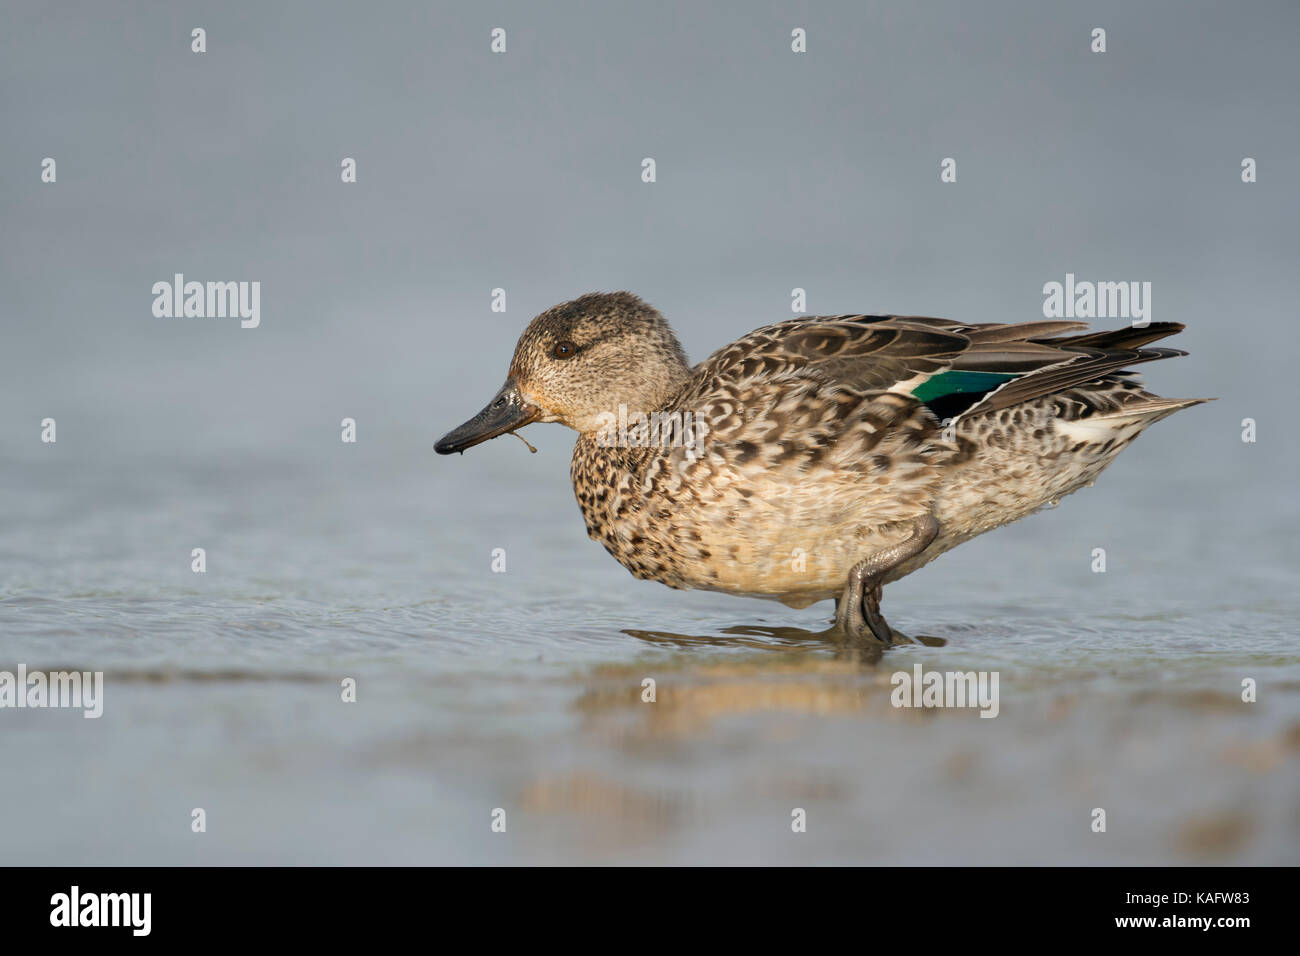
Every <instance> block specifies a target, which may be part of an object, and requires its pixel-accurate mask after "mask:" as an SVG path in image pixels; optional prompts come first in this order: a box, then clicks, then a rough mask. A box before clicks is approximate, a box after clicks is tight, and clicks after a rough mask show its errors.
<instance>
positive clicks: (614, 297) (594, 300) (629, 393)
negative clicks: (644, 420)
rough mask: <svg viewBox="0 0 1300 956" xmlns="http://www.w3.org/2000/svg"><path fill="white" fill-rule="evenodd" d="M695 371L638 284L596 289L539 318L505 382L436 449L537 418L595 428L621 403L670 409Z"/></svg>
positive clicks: (457, 446) (443, 451) (460, 446)
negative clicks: (637, 292)
mask: <svg viewBox="0 0 1300 956" xmlns="http://www.w3.org/2000/svg"><path fill="white" fill-rule="evenodd" d="M690 374H691V372H690V367H689V366H688V365H687V364H686V354H685V353H684V352H683V351H682V346H681V344H680V343H679V342H678V341H677V336H676V335H674V334H673V330H672V329H671V328H670V327H669V325H668V322H667V321H666V320H665V319H664V317H663V316H662V315H660V314H659V312H658V311H657V310H656V309H654V308H653V307H651V306H650V305H648V304H646V303H645V302H642V301H641V300H640V299H638V298H637V297H636V296H634V295H632V294H631V293H630V292H593V293H590V294H588V295H584V296H581V297H579V298H577V299H574V300H573V301H572V302H565V303H563V304H562V305H557V306H555V307H554V308H552V309H547V310H546V311H545V312H543V313H542V314H541V315H539V316H538V317H537V318H535V319H533V321H532V322H530V323H529V324H528V328H526V329H525V330H524V334H523V335H521V336H520V337H519V344H517V345H516V346H515V355H514V358H512V359H511V360H510V371H509V375H508V377H507V378H506V383H505V385H503V386H502V387H501V390H500V391H499V392H497V393H496V395H495V396H494V397H493V398H492V400H491V401H490V402H488V404H487V407H486V408H484V409H483V410H482V411H481V412H479V413H478V414H477V415H475V416H474V417H473V418H471V419H470V420H469V421H467V422H466V423H465V424H463V425H461V426H460V427H459V428H454V429H452V430H451V431H450V432H448V433H447V434H446V435H444V436H442V438H441V439H440V440H439V442H438V444H436V445H435V446H434V450H435V451H437V452H438V453H439V454H440V455H449V454H451V453H452V452H455V451H460V452H463V451H464V450H465V449H466V448H470V447H471V446H473V445H477V444H478V443H479V442H483V441H487V440H488V439H489V438H496V437H497V436H498V435H504V434H506V433H507V432H513V431H514V430H515V429H517V428H522V427H523V426H524V425H527V424H528V423H530V422H561V423H563V424H565V425H568V426H569V427H570V428H573V429H576V430H577V431H579V432H583V433H590V432H594V431H597V430H599V429H600V428H601V427H602V426H604V425H607V424H608V421H609V418H608V416H609V415H611V414H613V415H617V414H618V408H619V405H626V406H627V409H628V413H629V414H633V413H635V412H645V413H649V412H652V411H656V410H659V409H662V408H663V407H664V405H665V404H666V403H667V402H668V400H669V399H671V398H672V397H673V395H675V394H676V393H677V392H678V391H679V390H680V389H681V388H682V386H683V385H684V384H685V383H686V380H687V379H688V378H689V377H690Z"/></svg>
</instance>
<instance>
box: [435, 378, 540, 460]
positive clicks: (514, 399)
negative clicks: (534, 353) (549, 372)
mask: <svg viewBox="0 0 1300 956" xmlns="http://www.w3.org/2000/svg"><path fill="white" fill-rule="evenodd" d="M538 414H539V412H538V410H537V409H536V408H534V407H533V406H532V405H529V404H527V403H526V402H525V401H524V400H523V398H522V397H521V396H520V394H519V388H518V386H516V385H515V382H514V379H509V378H508V379H506V383H505V384H504V385H502V386H501V391H499V392H497V393H496V396H495V397H494V398H493V399H492V401H490V402H488V405H487V408H485V409H483V411H481V412H479V413H478V414H477V415H475V416H474V417H473V418H471V419H470V420H469V421H467V422H466V423H465V424H464V425H461V426H460V427H459V428H453V429H452V430H451V431H449V432H447V434H445V435H443V436H442V438H440V439H439V440H438V444H436V445H434V446H433V450H434V451H436V452H437V453H438V454H439V455H450V454H451V453H452V452H455V451H459V452H463V451H464V450H465V449H466V448H472V447H473V446H474V445H477V444H478V443H479V442H484V441H487V440H488V439H489V438H496V437H497V436H498V435H504V434H505V433H506V432H512V431H514V430H515V429H516V428H522V427H523V426H524V425H527V424H528V423H529V422H531V421H536V419H537V416H538Z"/></svg>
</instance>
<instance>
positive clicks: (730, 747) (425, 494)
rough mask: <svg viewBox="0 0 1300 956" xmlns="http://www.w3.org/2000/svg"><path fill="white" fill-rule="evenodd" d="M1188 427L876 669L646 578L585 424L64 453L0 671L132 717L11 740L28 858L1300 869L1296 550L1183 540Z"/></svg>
mask: <svg viewBox="0 0 1300 956" xmlns="http://www.w3.org/2000/svg"><path fill="white" fill-rule="evenodd" d="M1186 417H1190V416H1186ZM1191 425H1192V423H1191V422H1188V423H1186V424H1185V425H1183V429H1184V431H1183V432H1182V434H1181V435H1180V431H1179V424H1178V423H1177V422H1170V423H1166V424H1165V425H1164V429H1163V437H1162V432H1161V430H1160V429H1159V427H1158V428H1157V429H1156V430H1153V431H1152V432H1151V433H1149V434H1148V435H1147V436H1146V437H1145V438H1144V439H1143V440H1142V441H1139V442H1138V443H1137V445H1135V447H1134V448H1133V449H1131V450H1130V451H1129V452H1127V453H1126V455H1125V456H1124V458H1122V459H1121V462H1120V464H1118V465H1116V466H1115V468H1113V469H1112V471H1111V472H1110V473H1108V474H1107V475H1105V476H1103V478H1102V479H1101V481H1100V482H1099V483H1098V487H1097V488H1095V489H1092V490H1091V491H1087V492H1083V493H1081V494H1079V495H1076V496H1074V497H1072V498H1070V499H1067V500H1066V501H1065V502H1064V503H1063V505H1062V507H1060V508H1059V509H1056V510H1055V511H1051V512H1045V513H1043V514H1041V515H1038V516H1035V517H1033V518H1031V519H1028V520H1027V521H1025V522H1021V523H1020V524H1018V525H1015V526H1012V527H1010V528H1007V529H1003V530H1001V531H999V532H995V533H994V534H992V535H988V536H986V537H985V538H984V539H981V540H979V541H976V542H972V543H970V544H968V545H965V546H963V547H962V548H960V549H958V550H957V551H955V552H953V553H951V554H949V555H946V556H945V557H944V558H942V559H940V560H939V561H938V562H936V563H935V564H934V565H931V566H930V567H929V568H926V569H924V570H923V571H922V572H920V573H918V574H915V575H913V576H912V577H911V578H908V579H905V580H904V581H903V582H900V583H898V584H895V585H892V586H891V587H890V588H888V589H887V591H886V597H885V608H886V610H887V612H888V613H889V614H890V617H891V622H892V623H893V624H894V625H895V626H896V627H898V628H899V629H900V630H902V631H904V632H907V633H912V634H916V635H921V636H925V637H926V638H927V643H924V644H923V643H914V644H910V645H904V646H901V647H898V648H896V649H892V650H889V651H888V652H886V653H885V654H884V656H883V659H880V660H870V659H864V657H863V656H862V655H860V654H855V653H852V652H849V651H847V650H846V649H844V648H842V647H840V646H837V645H836V644H834V643H831V642H827V641H826V640H824V639H823V638H822V637H820V636H819V635H818V634H817V633H816V632H818V631H821V630H822V629H824V628H825V626H826V624H827V618H828V615H829V611H830V605H829V604H824V605H820V606H817V607H814V608H810V609H808V610H805V611H794V610H790V609H787V608H784V607H782V606H780V605H777V604H771V603H767V602H759V601H751V600H746V599H739V598H731V597H728V596H725V595H710V594H701V593H679V592H673V591H670V590H668V589H666V588H663V587H661V586H659V585H655V584H651V583H645V582H637V581H635V580H634V579H632V578H631V577H630V576H629V575H627V574H626V572H624V571H623V570H622V569H621V568H620V567H618V566H617V565H616V564H615V563H614V562H613V561H612V560H611V559H610V558H609V557H608V556H607V555H606V554H605V553H604V551H603V550H602V549H601V548H600V547H599V546H597V545H596V544H594V543H593V542H590V541H588V540H587V539H586V537H585V533H584V531H583V529H582V523H581V518H580V516H579V515H578V513H577V508H576V504H574V503H573V501H572V498H571V495H570V492H569V491H568V488H567V474H566V472H567V468H566V467H565V466H566V461H565V458H564V452H565V449H566V447H567V445H568V441H569V439H568V438H567V435H566V433H564V432H563V431H562V430H560V429H559V428H558V427H557V426H552V427H550V428H548V429H538V428H534V429H533V431H534V432H537V433H538V435H539V436H540V437H539V439H538V440H539V441H540V442H541V445H542V452H541V453H540V454H538V455H536V456H530V455H528V453H527V452H526V451H525V449H524V448H523V446H522V445H518V444H517V443H515V442H512V441H510V442H493V443H491V444H489V445H488V446H485V447H483V448H480V449H475V450H474V451H473V452H471V453H470V454H468V455H466V456H464V457H463V458H453V459H440V458H435V456H433V454H432V452H431V451H428V450H427V449H425V448H418V446H413V449H414V450H407V451H406V453H405V454H404V453H403V449H402V447H401V446H399V445H396V444H390V443H389V442H388V441H387V440H385V439H381V440H376V441H372V442H370V443H369V444H368V445H367V443H365V442H362V443H359V444H358V445H356V446H343V445H342V444H340V446H339V448H338V450H337V451H335V450H333V449H330V450H329V452H328V453H327V454H323V455H319V456H317V457H316V458H315V459H314V461H313V464H312V466H311V467H308V466H306V465H304V464H303V463H302V462H303V458H302V457H300V455H301V453H300V452H295V453H294V455H293V456H290V455H289V454H286V455H285V457H284V459H283V460H280V461H276V460H274V459H266V460H263V461H262V462H261V463H260V464H259V465H257V466H253V465H250V464H247V463H244V464H239V465H233V464H230V463H229V461H227V462H226V463H223V464H213V465H211V466H210V467H207V468H203V467H200V466H198V465H197V463H196V464H195V465H194V466H193V467H190V468H177V467H175V465H169V464H168V463H167V462H166V461H164V460H162V459H157V460H154V461H152V462H151V463H150V464H149V467H140V465H139V458H140V457H144V458H145V459H146V460H147V459H148V456H147V455H145V454H143V453H142V452H139V451H138V450H137V451H134V452H130V451H124V452H122V453H120V454H118V455H116V456H114V455H112V454H110V453H107V452H105V451H104V450H102V449H101V450H100V451H99V452H98V453H97V454H98V456H99V458H98V462H97V464H98V467H97V468H90V467H85V466H87V465H88V464H89V463H88V462H86V461H80V462H78V461H75V460H74V459H73V455H72V453H71V452H70V451H67V450H65V449H64V448H63V446H62V444H60V445H59V446H56V448H55V449H46V450H51V451H54V454H55V455H56V456H58V457H53V458H48V459H47V460H45V461H38V460H27V461H25V462H24V463H23V464H22V469H23V473H24V474H27V475H30V476H32V478H33V479H34V480H33V482H32V485H31V486H30V487H28V488H27V489H26V491H25V493H24V494H23V496H22V503H23V507H22V508H21V509H15V508H12V507H11V508H9V509H7V513H6V514H5V516H4V517H5V522H6V527H7V528H9V529H10V533H9V534H8V535H6V537H5V550H4V553H3V555H2V556H0V561H2V563H0V567H2V568H3V581H4V588H3V591H2V592H0V593H2V594H3V597H0V620H2V621H3V643H2V644H0V648H2V649H3V658H4V660H3V661H2V662H0V667H6V666H7V667H12V666H14V665H16V664H17V663H18V662H23V663H25V664H26V665H27V666H28V668H29V669H38V668H39V669H62V668H68V669H74V668H75V669H90V670H102V671H104V672H105V684H106V689H105V713H104V716H103V717H102V718H100V719H99V720H85V719H83V718H81V716H80V715H79V713H75V712H69V711H55V710H45V711H37V710H21V711H18V710H11V711H6V712H0V718H3V719H4V720H5V724H6V726H5V734H4V737H3V751H4V758H5V765H6V766H8V767H11V768H12V767H21V768H23V770H22V772H21V773H11V774H8V775H7V776H8V780H7V783H6V786H5V787H4V798H3V801H4V809H5V813H6V816H7V818H8V819H17V820H22V821H25V823H26V824H27V825H26V826H24V827H22V828H19V829H18V830H16V831H13V832H11V833H10V835H9V837H7V838H6V841H5V844H6V846H5V859H6V861H7V862H13V863H42V862H46V863H48V862H82V863H123V862H124V863H183V862H218V863H275V862H282V863H289V862H297V863H361V862H366V863H424V862H456V863H486V862H557V861H573V862H641V863H673V862H686V863H707V862H723V861H725V862H778V861H785V862H838V863H855V862H857V863H861V862H869V863H926V862H961V863H1026V862H1051V863H1063V862H1070V861H1079V862H1088V863H1115V862H1119V863H1164V862H1171V863H1177V862H1195V861H1214V862H1250V863H1295V862H1297V844H1298V843H1300V841H1298V840H1297V836H1298V835H1300V829H1298V828H1300V813H1298V811H1300V804H1297V799H1298V794H1300V786H1297V784H1300V759H1298V758H1300V708H1298V707H1297V702H1298V701H1300V663H1297V658H1296V655H1295V652H1294V647H1295V638H1294V633H1295V632H1294V627H1295V625H1294V621H1295V610H1296V609H1295V604H1294V601H1293V599H1292V598H1291V597H1290V596H1288V597H1287V598H1286V599H1285V600H1280V599H1279V595H1282V594H1287V593H1288V592H1287V591H1285V590H1283V578H1284V575H1283V574H1282V572H1281V571H1280V570H1279V569H1280V568H1282V567H1284V566H1285V561H1286V560H1287V555H1288V554H1289V550H1288V549H1289V548H1290V543H1289V535H1290V532H1291V527H1290V526H1289V525H1287V524H1285V523H1282V524H1277V525H1271V526H1268V525H1264V524H1262V523H1261V524H1259V525H1256V526H1252V527H1247V528H1243V527H1241V522H1240V520H1239V519H1238V518H1235V517H1233V516H1232V515H1230V514H1225V513H1223V512H1221V511H1220V512H1216V510H1215V509H1206V513H1205V514H1203V515H1202V517H1201V519H1200V520H1198V521H1189V520H1187V517H1186V516H1187V510H1188V506H1187V502H1188V501H1192V500H1197V499H1198V496H1201V498H1200V500H1206V499H1205V498H1204V497H1203V496H1205V495H1207V494H1210V493H1212V491H1213V488H1214V487H1215V486H1216V485H1217V484H1219V483H1220V482H1221V480H1222V477H1223V476H1222V475H1214V474H1211V473H1209V472H1208V471H1203V472H1200V473H1197V474H1193V475H1190V476H1185V477H1184V478H1183V479H1181V480H1180V481H1179V482H1177V485H1178V488H1179V493H1178V494H1176V495H1168V494H1165V493H1157V492H1156V491H1154V489H1155V488H1156V487H1162V488H1164V489H1165V490H1168V484H1169V483H1168V482H1165V483H1163V484H1161V483H1160V482H1159V481H1158V478H1159V467H1160V463H1161V461H1162V457H1164V456H1163V455H1162V452H1163V453H1165V454H1168V455H1173V454H1177V453H1178V451H1177V445H1178V442H1179V440H1180V438H1181V437H1183V436H1185V434H1186V430H1187V429H1189V428H1190V427H1191ZM381 466H382V467H381ZM1144 477H1145V478H1146V479H1148V480H1147V481H1144ZM377 489H378V490H377ZM380 492H382V493H380ZM105 501H111V502H112V506H111V507H109V506H105V505H104V504H103V502H105ZM1121 502H1126V503H1125V504H1122V505H1121ZM97 503H98V504H97ZM1278 504H1279V505H1281V504H1282V503H1281V502H1278ZM1117 510H1119V511H1122V513H1123V514H1124V515H1125V520H1123V521H1120V520H1117V519H1116V517H1115V512H1116V511H1117ZM1288 514H1290V515H1291V518H1290V519H1289V520H1291V521H1293V520H1294V516H1293V512H1288ZM1233 528H1235V532H1234V531H1232V530H1231V529H1233ZM1216 542H1217V547H1218V549H1219V550H1218V551H1217V552H1215V551H1214V550H1213V546H1216ZM191 546H196V547H197V546H203V547H206V549H207V555H208V570H207V572H206V573H204V574H195V573H192V572H191V571H190V558H189V549H190V547H191ZM497 547H501V548H504V549H505V553H506V570H505V572H504V573H494V572H493V571H492V569H491V563H492V551H493V549H494V548H497ZM1093 547H1106V548H1107V552H1108V568H1107V571H1106V572H1105V573H1102V574H1098V573H1094V572H1093V571H1092V570H1091V563H1092V554H1091V552H1092V548H1093ZM1207 555H1213V559H1212V560H1210V559H1207ZM927 645H928V646H927ZM917 663H920V664H921V665H923V667H924V668H925V669H926V670H931V669H936V670H944V671H949V670H961V671H966V670H976V671H996V672H998V674H999V675H1000V712H999V715H998V716H997V717H996V719H980V718H978V717H977V712H976V711H974V710H955V709H951V710H918V709H898V708H895V707H893V706H891V703H890V692H891V690H892V687H891V684H890V680H889V678H890V675H891V674H892V673H894V672H895V671H898V670H906V671H909V672H910V671H911V669H912V668H913V666H914V665H915V664H917ZM345 677H353V678H355V679H356V680H357V682H358V700H357V702H356V703H344V702H342V700H341V693H340V682H341V681H342V679H343V678H345ZM647 677H650V678H654V679H655V681H656V685H657V693H656V698H657V699H656V701H655V702H654V703H645V702H642V700H641V682H642V680H643V679H645V678H647ZM1243 677H1251V678H1253V679H1255V680H1256V681H1257V682H1258V686H1259V701H1258V702H1257V703H1253V704H1246V703H1242V702H1241V700H1240V685H1241V680H1242V678H1243ZM195 807H202V808H203V809H204V810H205V811H206V814H207V821H208V829H207V832H206V833H203V834H194V833H191V832H190V813H191V810H192V809H193V808H195ZM795 807H801V808H803V809H805V810H806V811H807V813H808V820H809V822H808V829H807V832H806V833H804V834H800V835H798V836H796V835H794V834H792V832H791V829H790V820H791V812H792V810H793V809H794V808H795ZM1095 807H1103V808H1105V809H1106V810H1107V814H1108V829H1107V832H1106V833H1105V834H1095V833H1093V832H1092V831H1091V830H1090V828H1089V823H1090V820H1091V817H1090V813H1091V811H1092V809H1093V808H1095ZM496 808H502V809H504V810H505V811H506V819H507V832H506V833H505V834H498V833H493V832H492V831H491V829H490V823H491V815H492V813H493V811H494V809H496Z"/></svg>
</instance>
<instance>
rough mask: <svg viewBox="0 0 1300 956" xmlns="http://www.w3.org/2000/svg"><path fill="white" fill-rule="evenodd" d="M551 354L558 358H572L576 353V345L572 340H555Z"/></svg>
mask: <svg viewBox="0 0 1300 956" xmlns="http://www.w3.org/2000/svg"><path fill="white" fill-rule="evenodd" d="M551 354H552V355H554V356H555V357H556V358H558V359H566V358H573V357H574V356H575V355H577V354H578V347H577V346H576V345H574V344H573V343H572V342H557V343H556V344H555V348H553V349H552V350H551Z"/></svg>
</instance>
